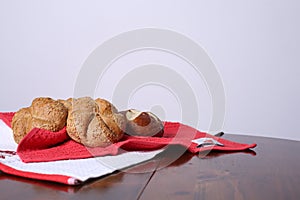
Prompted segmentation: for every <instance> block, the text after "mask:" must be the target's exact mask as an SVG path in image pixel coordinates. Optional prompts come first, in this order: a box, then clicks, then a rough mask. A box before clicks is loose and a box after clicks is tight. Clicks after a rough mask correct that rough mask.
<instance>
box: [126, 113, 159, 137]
mask: <svg viewBox="0 0 300 200" xmlns="http://www.w3.org/2000/svg"><path fill="white" fill-rule="evenodd" d="M123 113H124V114H125V116H126V119H127V128H126V133H127V134H129V135H136V136H148V137H149V136H154V137H161V136H162V135H163V133H164V125H163V122H162V121H161V120H160V119H159V118H158V117H157V116H156V115H154V114H153V113H151V112H142V111H138V110H135V109H130V110H127V111H124V112H123Z"/></svg>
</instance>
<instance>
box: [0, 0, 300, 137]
mask: <svg viewBox="0 0 300 200" xmlns="http://www.w3.org/2000/svg"><path fill="white" fill-rule="evenodd" d="M299 10H300V3H299V1H297V0H285V1H284V0H252V1H246V0H244V1H241V0H227V1H223V0H216V1H201V0H200V1H174V0H168V1H153V0H152V1H141V0H134V1H96V0H95V1H76V0H75V1H74V0H67V1H66V0H63V1H58V0H57V1H50V0H49V1H38V0H36V1H33V0H27V1H21V0H19V1H4V0H2V1H0V69H1V70H0V91H1V98H0V111H16V110H18V109H19V108H21V107H24V106H28V105H29V104H30V102H31V101H32V99H33V98H35V97H38V96H50V97H52V98H55V99H57V98H68V97H71V96H72V95H73V91H74V86H75V83H76V78H77V76H78V73H79V71H80V69H81V66H82V64H83V63H84V61H85V60H86V59H87V57H88V56H89V54H90V53H91V52H92V51H93V50H94V49H95V48H96V47H98V46H99V45H101V44H102V43H103V42H105V41H106V40H108V39H110V38H111V37H113V36H116V35H118V34H120V33H123V32H126V31H130V30H134V29H139V28H145V27H154V28H160V29H168V30H172V31H175V32H178V33H181V34H183V35H185V36H187V37H189V38H190V39H192V40H194V41H195V42H197V43H198V44H199V45H200V46H202V47H203V48H204V49H205V50H206V52H207V53H208V55H209V56H210V58H211V59H212V60H213V62H214V63H215V65H216V68H217V69H218V71H219V73H220V75H221V77H222V80H223V84H224V87H225V94H226V117H225V121H224V126H223V130H224V131H225V132H230V133H234V134H245V135H260V136H269V137H278V138H287V139H295V140H300V128H299V119H300V114H299V113H300V109H299V102H300V94H299V85H300V81H299V76H300V68H299V67H300V59H299V56H300V55H299V52H300V37H299V35H300V27H299V24H300V23H299V19H300V14H299V12H298V11H299ZM147 63H159V64H164V65H167V66H169V67H171V68H172V69H173V70H176V71H178V73H180V74H182V75H183V76H184V77H185V79H187V80H188V81H189V82H190V83H191V86H192V87H193V89H194V91H196V93H197V94H196V95H197V99H198V104H199V111H200V113H201V116H200V121H201V123H200V124H199V126H198V127H197V128H199V129H201V130H207V128H208V125H209V123H210V117H211V102H210V96H209V93H208V91H207V89H206V88H205V84H204V83H203V80H196V78H195V77H193V73H192V72H191V71H189V70H186V69H188V67H189V66H188V65H187V64H186V63H184V62H182V60H180V59H178V58H177V57H175V56H171V55H169V54H167V53H162V52H160V53H159V52H157V51H153V52H152V51H144V52H137V53H135V54H134V53H133V54H130V55H128V56H124V57H123V58H122V59H120V60H118V61H117V62H115V63H114V64H113V65H112V66H111V68H110V73H111V75H108V76H106V77H104V78H103V80H100V81H99V83H98V84H99V85H100V86H101V84H102V86H103V84H105V86H106V85H107V87H106V90H101V91H98V90H95V96H100V97H104V98H107V99H109V100H110V99H111V91H112V88H113V85H114V84H115V83H113V81H117V80H114V78H113V77H114V76H113V74H117V73H120V71H122V72H124V73H126V70H128V69H131V68H132V67H133V66H136V65H142V64H147ZM121 69H122V70H121ZM109 77H111V79H110V78H109ZM110 81H111V82H110ZM100 86H98V88H99V87H100ZM160 90H161V88H154V87H152V88H147V87H145V88H143V91H139V92H140V93H137V94H136V95H133V96H132V98H131V99H130V100H129V104H128V107H136V108H139V109H151V110H152V111H153V112H154V111H156V112H157V114H158V115H160V117H162V118H164V119H165V120H177V121H180V120H181V118H180V112H179V111H176V109H175V108H177V107H178V105H177V104H178V102H176V100H174V97H172V96H171V95H169V96H168V95H167V94H164V93H163V92H162V91H160ZM158 93H159V94H160V95H162V97H163V98H160V99H159V101H158V100H157V98H156V97H157V95H156V94H158ZM163 95H165V96H163ZM157 105H161V107H158V106H157ZM116 106H117V107H118V105H116ZM172 107H173V109H172ZM161 108H164V109H165V110H162V109H161ZM121 109H125V108H121ZM186 123H188V122H186Z"/></svg>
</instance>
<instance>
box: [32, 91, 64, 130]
mask: <svg viewBox="0 0 300 200" xmlns="http://www.w3.org/2000/svg"><path fill="white" fill-rule="evenodd" d="M30 113H31V116H32V125H31V126H32V127H36V128H41V129H46V130H49V131H59V130H61V129H62V128H63V127H64V126H65V125H66V121H67V116H68V110H67V108H66V107H65V106H64V105H63V104H62V103H60V102H59V101H55V100H53V99H51V98H47V97H40V98H36V99H34V100H33V101H32V104H31V106H30Z"/></svg>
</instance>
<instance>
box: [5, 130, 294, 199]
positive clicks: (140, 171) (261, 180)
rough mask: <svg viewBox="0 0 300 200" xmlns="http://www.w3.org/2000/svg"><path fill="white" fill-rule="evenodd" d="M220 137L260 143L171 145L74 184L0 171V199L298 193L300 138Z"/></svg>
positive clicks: (233, 196) (262, 196)
mask: <svg viewBox="0 0 300 200" xmlns="http://www.w3.org/2000/svg"><path fill="white" fill-rule="evenodd" d="M223 137H224V138H226V139H230V140H233V141H237V142H242V143H257V145H258V146H257V147H256V148H255V149H253V151H245V152H226V153H222V152H210V153H209V154H206V153H205V154H203V155H199V154H197V155H193V154H190V153H184V154H183V155H181V154H182V151H183V149H181V148H179V147H173V148H170V149H168V150H167V151H166V152H165V153H164V154H163V155H161V156H159V157H157V158H155V159H153V160H151V161H150V162H147V163H144V164H142V165H139V166H136V167H134V168H130V169H128V170H124V171H119V172H116V173H114V174H112V175H109V176H106V177H103V178H100V179H95V180H91V181H89V182H87V183H85V184H83V185H80V186H75V187H74V186H66V185H61V184H56V183H51V182H45V181H36V180H30V179H25V178H20V177H16V176H11V175H7V174H4V173H1V172H0V199H1V200H4V199H23V200H26V199H39V200H42V199H55V200H60V199H84V200H89V199H114V200H115V199H122V200H123V199H130V200H132V199H151V200H154V199H172V200H175V199H213V200H217V199H226V200H233V199H251V200H252V199H253V200H259V199H264V200H267V199H272V200H274V199H284V200H292V199H297V200H299V199H300V160H299V158H300V156H299V154H300V142H299V141H291V140H282V139H272V138H264V137H254V136H241V135H230V134H225V136H223ZM180 155H181V156H180ZM154 169H156V170H154Z"/></svg>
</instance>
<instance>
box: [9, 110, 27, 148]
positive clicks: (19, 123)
mask: <svg viewBox="0 0 300 200" xmlns="http://www.w3.org/2000/svg"><path fill="white" fill-rule="evenodd" d="M30 120H31V114H30V109H29V108H21V109H20V110H18V111H17V112H16V113H15V115H14V117H13V118H12V123H11V126H12V130H13V137H14V140H15V142H16V143H17V144H19V143H20V141H21V140H22V139H23V138H24V137H25V135H26V134H27V133H28V132H29V131H30V130H31V125H30V123H29V121H30Z"/></svg>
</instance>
